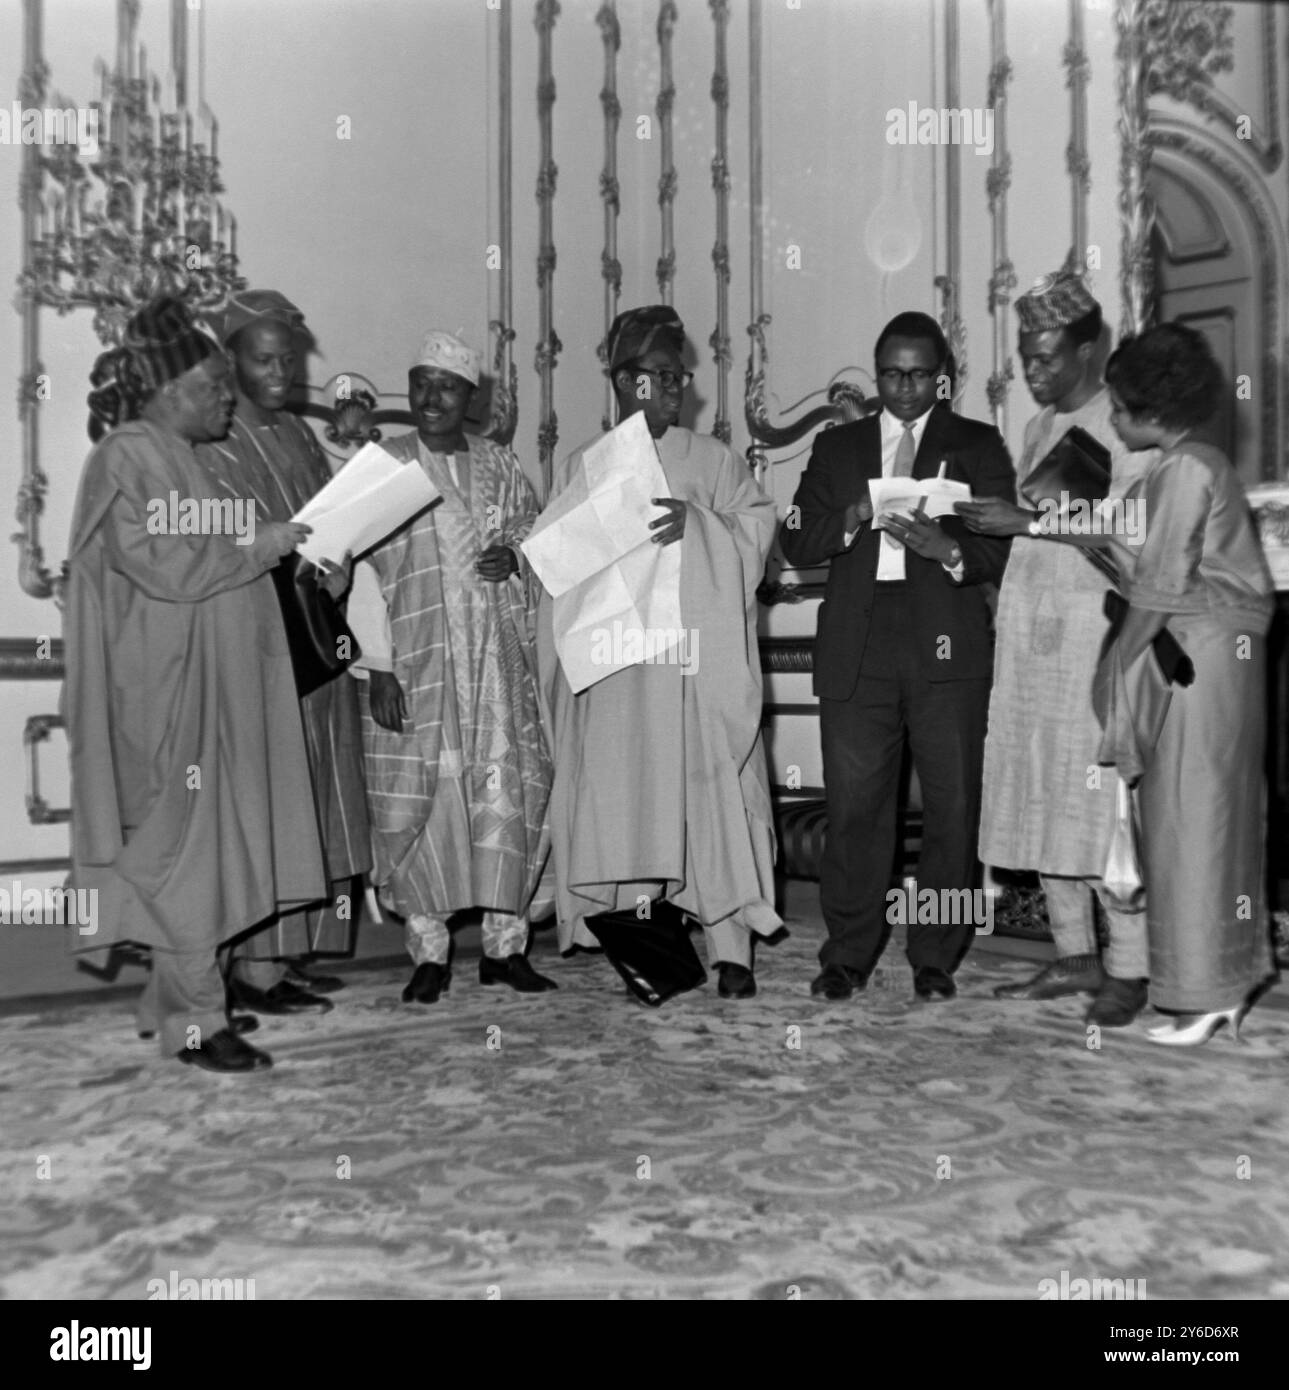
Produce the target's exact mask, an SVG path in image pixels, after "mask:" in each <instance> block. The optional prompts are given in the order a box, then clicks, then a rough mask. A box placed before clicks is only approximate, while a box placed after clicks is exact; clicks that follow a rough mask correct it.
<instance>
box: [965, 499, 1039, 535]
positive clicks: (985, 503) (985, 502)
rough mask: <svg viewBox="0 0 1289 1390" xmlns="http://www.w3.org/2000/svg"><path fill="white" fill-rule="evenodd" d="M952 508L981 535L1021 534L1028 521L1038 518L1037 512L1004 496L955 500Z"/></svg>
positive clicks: (1026, 527)
mask: <svg viewBox="0 0 1289 1390" xmlns="http://www.w3.org/2000/svg"><path fill="white" fill-rule="evenodd" d="M953 510H954V511H955V512H957V513H958V515H959V516H960V517H962V519H963V520H964V521H965V522H966V523H967V527H968V529H969V530H972V531H975V532H976V533H977V534H978V535H981V536H1023V535H1025V533H1026V532H1027V531H1028V530H1029V523H1030V522H1031V521H1037V520H1038V519H1039V513H1038V512H1028V511H1026V510H1025V508H1024V507H1018V506H1017V505H1016V504H1015V503H1014V502H1008V501H1007V499H1006V498H1005V497H979V498H977V499H976V501H974V502H955V503H954V504H953Z"/></svg>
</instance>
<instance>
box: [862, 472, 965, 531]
mask: <svg viewBox="0 0 1289 1390" xmlns="http://www.w3.org/2000/svg"><path fill="white" fill-rule="evenodd" d="M868 495H869V499H870V500H871V502H872V504H873V529H874V530H876V531H884V530H885V529H886V518H887V517H888V516H890V515H891V513H892V512H898V513H899V514H900V515H902V516H907V515H908V513H910V512H915V511H917V509H918V504H919V503H922V513H923V515H924V516H930V517H936V516H953V515H955V513H954V510H953V504H954V503H955V502H970V501H971V500H972V497H971V488H970V487H968V486H967V484H966V483H957V482H954V481H953V479H952V478H870V479H869V480H868Z"/></svg>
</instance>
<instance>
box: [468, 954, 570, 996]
mask: <svg viewBox="0 0 1289 1390" xmlns="http://www.w3.org/2000/svg"><path fill="white" fill-rule="evenodd" d="M479 983H480V984H481V985H509V986H510V988H511V989H513V990H517V991H518V992H519V993H520V994H541V993H542V992H543V991H544V990H548V989H558V988H559V986H558V985H557V984H556V983H555V981H554V980H548V979H547V978H546V976H545V975H539V974H538V973H537V972H536V971H535V970H534V969H533V967H532V966H531V965H529V963H528V957H527V956H524V955H521V954H520V953H519V952H518V951H516V952H515V953H514V955H510V956H507V957H506V959H505V960H494V959H493V958H492V957H491V956H481V957H480V958H479Z"/></svg>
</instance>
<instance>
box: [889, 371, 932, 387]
mask: <svg viewBox="0 0 1289 1390" xmlns="http://www.w3.org/2000/svg"><path fill="white" fill-rule="evenodd" d="M877 375H878V378H879V380H881V381H884V382H885V383H886V384H887V385H888V386H899V385H900V384H901V382H903V381H904V380H906V379H907V380H908V381H911V382H912V383H913V385H914V386H925V385H926V384H927V382H928V381H934V379H935V378H936V377H937V376H938V375H939V372H935V371H928V370H927V369H926V368H925V367H914V368H913V370H912V371H911V372H902V371H900V369H899V368H898V367H883V368H882V369H881V371H879V372H878V373H877Z"/></svg>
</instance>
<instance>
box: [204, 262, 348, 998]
mask: <svg viewBox="0 0 1289 1390" xmlns="http://www.w3.org/2000/svg"><path fill="white" fill-rule="evenodd" d="M216 328H217V331H218V335H219V338H220V341H221V342H222V343H223V344H224V348H225V350H226V351H227V352H228V354H229V357H230V359H231V361H232V364H233V381H234V384H235V386H236V389H237V406H236V410H235V412H234V414H233V420H232V425H231V427H230V428H229V431H228V433H227V435H225V436H224V438H223V439H221V440H219V441H217V442H213V443H209V444H202V445H200V446H199V447H198V449H197V458H198V460H199V461H200V462H201V464H202V466H203V467H204V468H205V469H206V471H207V473H208V474H209V475H210V477H211V478H212V479H214V480H215V482H216V483H218V485H219V486H220V487H222V488H223V489H224V490H225V491H226V492H228V493H229V494H230V495H231V496H233V497H245V498H251V499H253V500H254V504H255V514H256V521H257V524H259V525H264V524H265V523H266V522H270V521H289V520H290V519H291V517H293V516H294V515H296V513H297V512H298V511H299V510H300V508H301V507H303V506H304V504H305V503H306V502H307V501H308V500H309V499H310V498H311V497H312V496H313V495H314V494H315V493H316V492H318V491H320V490H321V489H322V488H324V487H325V486H326V485H327V483H328V482H329V481H330V480H331V469H330V468H329V467H328V465H327V459H326V456H325V455H324V454H323V452H322V449H321V448H320V447H319V445H318V441H317V439H316V438H315V436H314V434H313V432H312V431H311V430H310V429H309V427H308V426H307V425H306V424H305V423H304V422H303V421H302V420H300V419H299V418H298V417H297V416H295V415H294V414H292V413H291V412H290V411H289V410H287V409H285V406H286V402H287V395H288V392H289V391H290V389H291V385H292V383H293V382H294V380H295V373H296V364H297V361H298V360H299V354H298V349H299V347H300V344H301V339H302V335H303V334H304V332H305V327H304V315H303V314H302V313H301V312H300V310H299V309H297V308H296V306H295V305H294V304H292V303H291V301H290V300H289V299H287V298H286V296H285V295H282V294H279V293H278V292H277V291H276V290H242V291H235V292H233V293H232V294H230V295H229V298H228V301H227V303H226V305H225V306H224V308H223V309H222V311H221V312H220V314H219V315H218V317H217V319H216ZM315 577H316V579H317V581H318V582H319V583H322V584H325V585H326V586H327V587H328V589H329V591H330V592H331V594H332V596H333V597H337V598H338V597H339V596H340V595H341V594H342V593H343V592H344V590H345V589H346V588H347V587H348V583H349V576H348V571H347V569H345V568H339V567H331V566H328V567H327V571H326V572H324V571H322V570H318V571H315ZM300 715H301V718H302V720H303V723H304V732H305V741H306V746H307V747H308V750H309V767H310V770H311V771H312V774H313V780H312V784H311V785H310V786H309V787H307V788H306V787H302V788H301V789H300V791H301V795H302V796H306V795H307V797H309V798H310V799H312V801H313V802H314V804H315V805H316V806H317V812H318V824H319V826H320V828H321V830H322V842H323V846H324V848H325V850H326V855H327V874H328V878H329V894H328V900H327V901H326V902H325V903H324V904H322V905H320V906H315V907H311V908H307V909H302V910H299V911H296V912H291V913H283V914H281V915H279V917H278V918H277V919H276V921H274V922H272V923H270V924H269V925H267V926H265V927H263V928H261V929H260V930H258V931H256V932H255V933H254V934H252V935H251V936H249V937H247V938H246V939H245V940H244V941H242V942H239V943H238V944H237V945H236V946H235V947H234V948H233V951H232V953H231V955H232V963H231V965H232V968H231V970H230V974H229V987H230V990H231V992H232V996H233V999H234V1002H235V1003H237V1004H239V1005H240V1006H241V1007H243V1008H247V1009H251V1010H252V1011H254V1012H256V1013H267V1014H297V1013H325V1012H326V1011H327V1010H329V1009H330V1008H331V1003H330V1001H329V1000H327V999H325V998H323V997H322V996H323V994H326V993H331V992H332V991H334V990H337V989H339V988H341V986H342V984H343V982H342V981H341V980H340V979H338V978H337V977H335V976H327V975H317V976H315V975H312V974H308V973H306V971H305V968H304V962H305V961H306V960H307V959H310V958H316V957H319V956H345V955H350V954H352V951H353V944H352V938H353V930H354V917H353V909H354V906H355V903H356V902H358V901H361V897H362V889H361V886H360V885H359V884H358V882H357V880H356V877H355V876H356V875H361V874H365V873H366V872H367V870H368V869H369V868H370V867H371V833H370V829H369V827H368V824H367V793H366V789H365V787H364V784H363V763H362V725H361V722H360V720H359V717H358V691H357V686H356V683H355V682H354V681H353V680H352V679H351V678H350V677H349V676H347V675H344V674H341V675H340V676H338V677H336V678H335V679H334V680H331V681H328V682H327V683H326V684H325V685H323V686H320V687H319V688H318V689H317V690H315V691H313V692H311V693H310V694H308V695H306V696H304V697H303V698H302V699H301V701H300Z"/></svg>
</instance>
